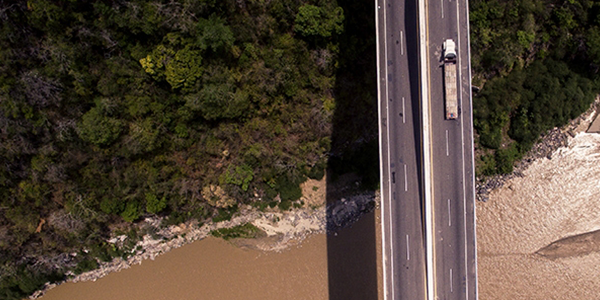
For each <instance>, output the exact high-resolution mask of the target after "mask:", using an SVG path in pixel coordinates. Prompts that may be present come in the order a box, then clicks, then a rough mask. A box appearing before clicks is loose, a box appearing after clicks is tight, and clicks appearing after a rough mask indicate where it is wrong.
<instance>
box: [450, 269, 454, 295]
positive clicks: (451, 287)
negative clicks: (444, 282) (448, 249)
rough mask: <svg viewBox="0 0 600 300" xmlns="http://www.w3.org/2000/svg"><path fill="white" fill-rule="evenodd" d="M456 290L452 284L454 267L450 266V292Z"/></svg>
mask: <svg viewBox="0 0 600 300" xmlns="http://www.w3.org/2000/svg"><path fill="white" fill-rule="evenodd" d="M452 292H454V288H453V286H452V268H450V293H452Z"/></svg>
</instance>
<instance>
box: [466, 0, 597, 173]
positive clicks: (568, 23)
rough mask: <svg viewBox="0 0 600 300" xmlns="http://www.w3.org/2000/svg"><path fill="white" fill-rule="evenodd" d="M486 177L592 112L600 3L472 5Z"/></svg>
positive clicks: (494, 1)
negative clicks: (541, 139) (543, 138)
mask: <svg viewBox="0 0 600 300" xmlns="http://www.w3.org/2000/svg"><path fill="white" fill-rule="evenodd" d="M469 4H470V10H469V13H470V17H469V19H470V20H469V21H470V24H471V53H472V57H471V64H472V71H473V77H474V78H473V85H475V86H476V87H477V88H481V89H480V91H479V92H478V93H475V94H474V99H473V118H474V126H475V129H476V132H477V135H478V137H477V138H476V140H477V144H476V153H478V161H477V162H476V165H477V173H478V175H479V176H486V175H494V174H505V173H510V172H512V170H513V164H514V162H515V161H516V160H519V159H520V158H521V157H522V156H523V155H524V154H525V153H526V152H527V151H529V150H530V149H531V146H532V145H533V143H535V142H536V141H537V140H538V139H539V137H540V135H541V134H543V133H544V132H546V131H547V130H549V129H552V128H554V127H560V126H562V125H565V124H566V123H567V122H568V121H569V120H571V119H573V118H575V117H577V116H579V115H580V114H581V113H582V112H584V111H585V110H586V109H588V108H589V105H590V104H591V103H592V101H593V100H594V98H595V97H596V95H597V93H598V90H599V79H600V78H599V76H598V75H599V73H598V71H599V70H600V27H599V26H600V3H598V2H596V1H588V0H566V1H548V0H471V1H469Z"/></svg>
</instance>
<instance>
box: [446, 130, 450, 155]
mask: <svg viewBox="0 0 600 300" xmlns="http://www.w3.org/2000/svg"><path fill="white" fill-rule="evenodd" d="M446 156H450V148H449V146H448V130H446Z"/></svg>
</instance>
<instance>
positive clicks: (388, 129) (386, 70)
mask: <svg viewBox="0 0 600 300" xmlns="http://www.w3.org/2000/svg"><path fill="white" fill-rule="evenodd" d="M386 16H387V3H386V2H385V0H383V44H384V53H385V63H386V67H385V80H386V84H385V99H389V82H387V80H388V66H387V63H388V55H387V50H388V47H387V18H386ZM378 65H379V64H378ZM385 106H386V120H387V121H388V122H389V120H390V108H389V102H388V101H385ZM386 133H387V141H388V144H387V152H388V160H391V154H390V152H391V149H390V127H389V126H386ZM390 172H391V170H390V168H388V180H389V179H390V175H391V174H390ZM388 189H389V194H391V193H392V185H391V184H388ZM389 194H388V195H389ZM389 198H391V197H388V199H389ZM388 214H389V218H388V222H389V228H390V236H389V240H390V249H391V252H390V266H391V270H390V287H391V290H392V299H395V290H396V289H395V288H394V276H395V275H394V255H393V253H394V238H393V237H394V233H393V231H394V228H393V226H392V199H389V204H388ZM384 269H385V268H384ZM384 281H385V280H384ZM385 296H387V294H386V295H385Z"/></svg>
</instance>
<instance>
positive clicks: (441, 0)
mask: <svg viewBox="0 0 600 300" xmlns="http://www.w3.org/2000/svg"><path fill="white" fill-rule="evenodd" d="M440 3H441V4H442V19H443V18H444V0H440Z"/></svg>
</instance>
